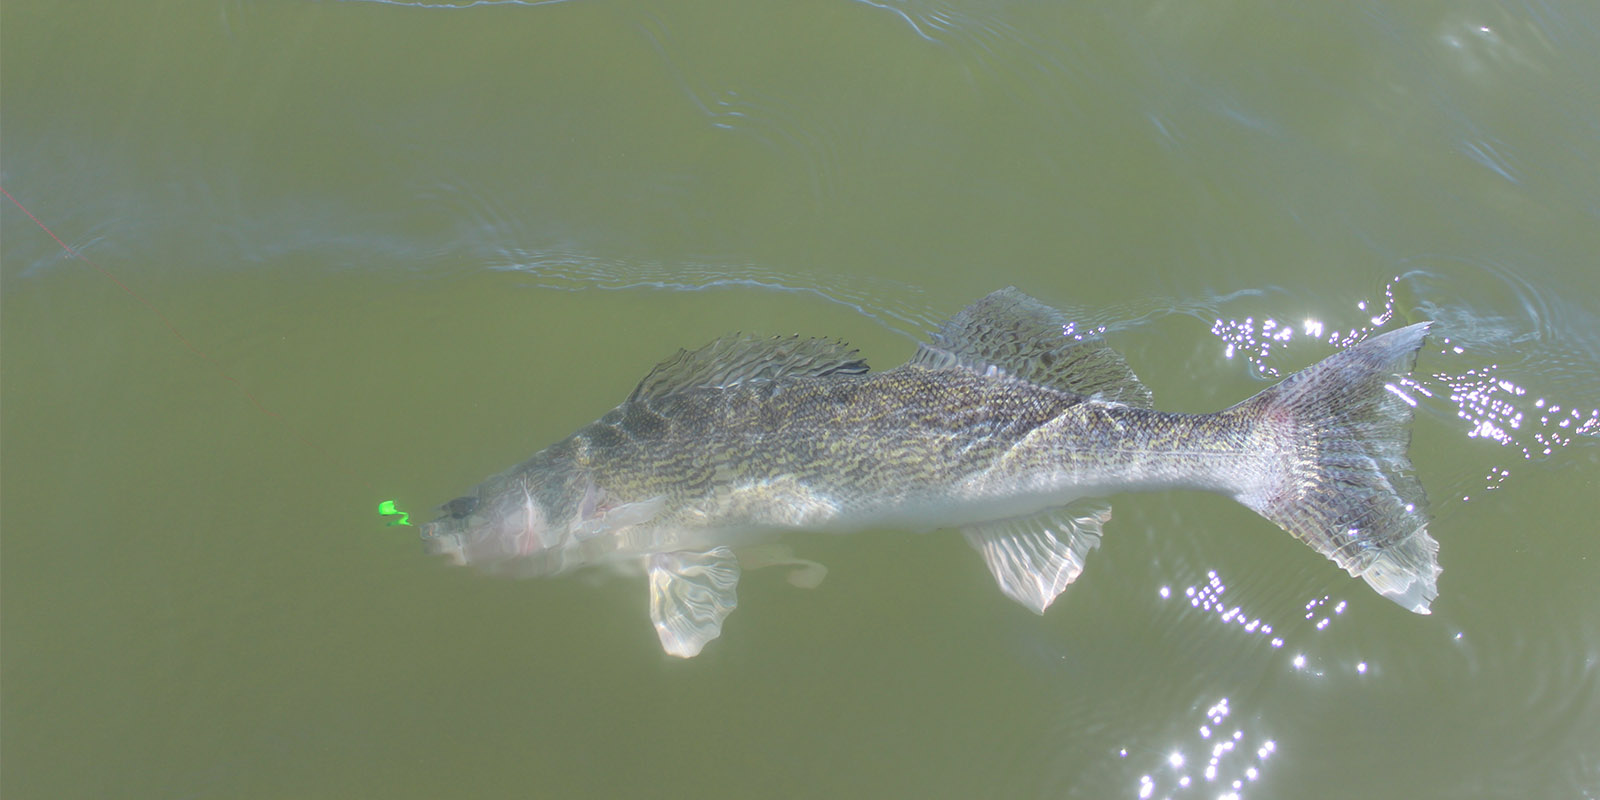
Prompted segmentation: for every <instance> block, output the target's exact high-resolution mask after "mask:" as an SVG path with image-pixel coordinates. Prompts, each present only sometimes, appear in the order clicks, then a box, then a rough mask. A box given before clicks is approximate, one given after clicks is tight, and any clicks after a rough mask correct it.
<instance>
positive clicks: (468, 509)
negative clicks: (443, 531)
mask: <svg viewBox="0 0 1600 800" xmlns="http://www.w3.org/2000/svg"><path fill="white" fill-rule="evenodd" d="M477 507H478V498H476V497H457V498H456V499H454V500H451V501H450V502H448V503H445V504H444V505H443V506H442V507H441V508H443V510H444V512H445V513H447V514H449V515H450V518H451V519H462V518H463V517H465V516H467V515H468V514H471V513H472V511H473V509H475V508H477Z"/></svg>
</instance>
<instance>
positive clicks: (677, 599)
mask: <svg viewBox="0 0 1600 800" xmlns="http://www.w3.org/2000/svg"><path fill="white" fill-rule="evenodd" d="M649 568H650V620H651V621H652V622H654V623H655V626H656V634H657V635H658V636H660V637H661V649H663V650H666V651H667V653H668V654H669V655H674V656H678V657H679V658H693V657H694V656H696V655H698V654H699V653H700V649H701V648H703V647H705V646H706V642H709V641H711V640H712V639H715V638H717V637H718V636H720V635H721V634H722V620H723V619H725V618H726V617H727V616H728V614H729V613H731V612H732V611H733V609H734V607H735V606H737V605H739V598H738V595H737V593H736V592H735V590H736V588H737V587H738V585H739V560H738V559H737V558H735V557H734V555H733V551H732V550H729V549H728V548H726V547H718V548H715V549H712V550H709V551H707V552H704V553H691V552H676V553H657V554H655V555H652V556H650V563H649Z"/></svg>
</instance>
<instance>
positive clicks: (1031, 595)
mask: <svg viewBox="0 0 1600 800" xmlns="http://www.w3.org/2000/svg"><path fill="white" fill-rule="evenodd" d="M1109 519H1111V508H1110V506H1107V505H1106V504H1105V503H1104V502H1102V501H1085V500H1080V501H1078V502H1076V503H1073V504H1071V505H1069V506H1066V507H1064V508H1059V509H1054V510H1051V511H1047V512H1045V513H1043V514H1038V515H1035V516H1031V517H1019V518H1015V519H1005V520H999V521H996V522H988V523H984V524H982V525H973V526H969V527H967V528H963V529H962V533H963V534H964V535H965V536H966V537H967V541H968V542H969V543H970V544H971V545H972V546H973V547H974V548H976V549H977V550H978V552H980V553H982V554H983V560H984V561H985V562H987V563H988V565H989V571H990V572H991V573H993V574H994V579H995V581H996V582H998V583H999V584H1000V591H1002V592H1005V593H1006V596H1007V597H1010V598H1011V599H1013V600H1015V601H1017V602H1019V603H1021V604H1023V605H1024V606H1027V607H1028V608H1029V609H1032V610H1033V612H1034V613H1035V614H1043V613H1044V610H1045V609H1046V608H1049V607H1050V604H1051V603H1052V602H1054V601H1055V599H1056V596H1057V595H1059V594H1061V592H1062V591H1063V590H1065V589H1066V588H1067V584H1069V583H1072V582H1073V581H1074V580H1076V579H1077V577H1078V575H1079V574H1080V573H1082V572H1083V562H1084V559H1085V558H1086V557H1087V556H1088V555H1089V551H1090V550H1093V549H1094V548H1096V547H1098V546H1099V545H1100V526H1101V525H1103V524H1105V522H1106V521H1107V520H1109Z"/></svg>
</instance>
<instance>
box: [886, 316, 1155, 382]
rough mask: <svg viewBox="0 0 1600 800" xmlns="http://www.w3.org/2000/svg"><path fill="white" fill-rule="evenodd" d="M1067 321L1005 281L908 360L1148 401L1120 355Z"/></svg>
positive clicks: (926, 364) (918, 349) (947, 323)
mask: <svg viewBox="0 0 1600 800" xmlns="http://www.w3.org/2000/svg"><path fill="white" fill-rule="evenodd" d="M1067 324H1068V321H1067V319H1066V317H1065V316H1063V315H1062V314H1061V312H1059V311H1057V310H1055V309H1053V308H1051V307H1050V306H1047V305H1045V304H1044V303H1041V302H1039V301H1038V300H1035V299H1033V298H1032V297H1029V296H1027V295H1025V294H1023V293H1022V292H1019V291H1017V289H1016V288H1015V287H1007V288H1005V289H1001V290H999V291H997V292H993V293H991V294H990V295H989V296H987V297H985V298H983V299H982V300H979V301H978V302H976V303H973V304H972V305H970V306H967V307H966V308H964V309H962V310H961V313H959V314H956V315H955V317H954V318H952V319H951V320H950V321H949V322H946V323H945V324H944V326H943V327H941V328H940V329H939V332H938V333H936V334H934V335H933V337H932V341H931V342H930V343H928V344H925V345H922V346H920V347H919V348H917V354H916V356H915V357H913V358H912V359H911V363H913V364H922V365H924V366H930V367H948V366H962V367H967V368H969V369H974V370H978V371H987V370H988V369H989V368H991V367H992V368H995V369H998V370H1000V371H1002V372H1004V373H1006V374H1008V375H1012V376H1015V377H1018V378H1022V379H1023V380H1026V381H1031V382H1033V383H1037V384H1039V385H1040V386H1049V387H1051V388H1054V389H1061V390H1064V391H1068V392H1072V393H1074V394H1081V395H1084V396H1086V397H1095V398H1097V399H1101V400H1109V401H1112V402H1117V403H1124V404H1126V405H1130V406H1137V407H1140V408H1149V407H1150V390H1149V389H1148V388H1146V387H1145V385H1144V384H1142V383H1140V382H1139V378H1138V376H1136V375H1134V374H1133V370H1132V369H1130V368H1129V367H1128V362H1126V361H1124V360H1123V359H1122V355H1121V354H1120V353H1118V352H1117V351H1115V350H1112V349H1111V348H1110V347H1108V346H1107V345H1106V344H1105V342H1102V341H1100V340H1099V339H1092V338H1085V339H1079V338H1074V337H1072V336H1068V335H1067V334H1066V325H1067Z"/></svg>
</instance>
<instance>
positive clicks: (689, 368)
mask: <svg viewBox="0 0 1600 800" xmlns="http://www.w3.org/2000/svg"><path fill="white" fill-rule="evenodd" d="M866 371H867V362H866V361H865V360H864V359H862V358H861V357H860V356H859V355H858V354H857V351H856V350H854V349H853V348H851V347H850V346H849V345H847V344H845V343H844V342H840V341H835V340H833V339H802V338H800V337H799V336H775V337H772V338H768V339H758V338H756V337H753V336H745V335H743V334H733V335H731V336H724V337H722V338H720V339H717V340H716V341H713V342H711V343H710V344H708V345H706V346H704V347H702V348H700V349H698V350H693V351H690V350H679V351H678V354H677V355H675V356H673V357H671V358H669V359H667V360H666V361H663V362H661V363H660V364H657V365H656V368H655V369H653V370H650V374H649V375H646V376H645V377H644V380H642V381H640V382H639V385H638V387H636V388H635V389H634V390H633V394H631V395H629V396H628V401H629V402H633V401H636V400H648V399H653V398H658V397H665V396H667V395H670V394H673V393H676V392H681V391H686V390H689V389H712V388H724V387H728V386H734V385H736V384H741V383H750V382H753V381H776V380H781V379H784V378H822V377H827V376H829V375H860V374H862V373H864V372H866Z"/></svg>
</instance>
